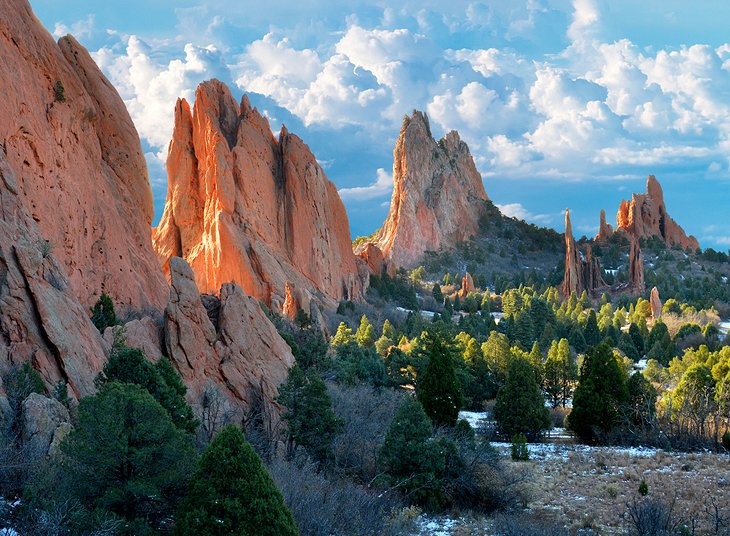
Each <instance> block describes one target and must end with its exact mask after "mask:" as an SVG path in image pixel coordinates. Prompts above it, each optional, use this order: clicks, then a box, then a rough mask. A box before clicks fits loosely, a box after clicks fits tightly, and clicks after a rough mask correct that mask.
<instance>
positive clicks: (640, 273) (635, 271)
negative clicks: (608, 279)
mask: <svg viewBox="0 0 730 536" xmlns="http://www.w3.org/2000/svg"><path fill="white" fill-rule="evenodd" d="M629 290H630V291H631V292H632V293H634V294H642V293H643V292H644V290H646V287H645V285H644V258H643V257H642V255H641V247H640V246H639V240H638V239H636V238H634V237H633V236H631V248H630V251H629Z"/></svg>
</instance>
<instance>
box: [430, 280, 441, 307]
mask: <svg viewBox="0 0 730 536" xmlns="http://www.w3.org/2000/svg"><path fill="white" fill-rule="evenodd" d="M431 293H432V294H433V299H434V300H436V303H438V304H442V303H443V302H444V295H443V293H442V292H441V285H439V284H438V283H434V284H433V289H432V291H431Z"/></svg>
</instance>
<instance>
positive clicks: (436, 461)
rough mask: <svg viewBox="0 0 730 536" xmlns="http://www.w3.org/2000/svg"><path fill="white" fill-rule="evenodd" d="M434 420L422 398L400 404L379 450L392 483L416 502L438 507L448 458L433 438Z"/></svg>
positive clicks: (410, 399)
mask: <svg viewBox="0 0 730 536" xmlns="http://www.w3.org/2000/svg"><path fill="white" fill-rule="evenodd" d="M431 433H432V430H431V422H430V421H429V419H428V416H427V415H426V412H425V411H424V409H423V407H422V406H421V404H420V403H419V402H418V400H415V399H413V398H410V397H409V398H407V399H406V400H404V401H403V403H402V404H401V405H400V406H399V407H398V410H397V411H396V413H395V416H394V417H393V421H392V422H391V424H390V427H389V428H388V432H387V433H386V435H385V441H384V442H383V445H382V447H380V451H379V461H380V463H381V465H382V468H383V470H384V472H385V473H386V474H387V475H388V477H389V479H390V481H391V483H392V484H393V485H397V486H399V487H401V488H402V489H404V490H405V492H406V494H407V495H408V496H409V497H410V498H411V499H412V500H413V501H414V502H416V503H420V504H425V505H427V506H431V507H436V506H438V505H439V503H440V502H441V494H442V491H441V488H442V482H441V478H440V477H441V475H442V474H443V472H444V470H445V460H444V457H443V455H442V453H441V452H439V450H440V449H439V448H438V444H437V443H436V442H434V441H432V440H431Z"/></svg>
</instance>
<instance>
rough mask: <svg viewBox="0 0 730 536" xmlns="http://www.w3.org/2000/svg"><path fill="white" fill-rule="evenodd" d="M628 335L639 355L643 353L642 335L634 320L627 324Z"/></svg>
mask: <svg viewBox="0 0 730 536" xmlns="http://www.w3.org/2000/svg"><path fill="white" fill-rule="evenodd" d="M629 337H631V342H632V343H633V344H634V348H636V351H637V352H638V353H639V357H641V356H642V355H644V335H643V334H642V333H641V329H640V328H639V326H638V325H637V324H635V323H634V322H632V323H631V325H630V326H629Z"/></svg>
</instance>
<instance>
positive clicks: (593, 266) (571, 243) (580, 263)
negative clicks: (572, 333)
mask: <svg viewBox="0 0 730 536" xmlns="http://www.w3.org/2000/svg"><path fill="white" fill-rule="evenodd" d="M605 286H606V284H605V283H604V281H603V271H602V270H601V263H600V261H599V259H598V258H597V257H594V256H593V254H592V251H591V247H590V246H586V249H585V252H584V253H581V252H580V251H579V250H578V247H577V245H576V243H575V239H574V238H573V227H572V225H571V223H570V209H567V208H566V209H565V276H564V277H563V287H562V288H563V296H565V297H569V296H570V295H571V294H572V293H573V292H575V293H576V294H582V293H583V291H584V290H585V291H587V292H588V293H589V294H592V293H594V292H595V291H596V290H597V289H600V288H602V287H605Z"/></svg>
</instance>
